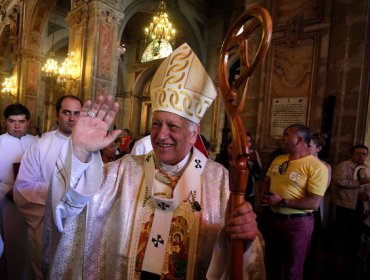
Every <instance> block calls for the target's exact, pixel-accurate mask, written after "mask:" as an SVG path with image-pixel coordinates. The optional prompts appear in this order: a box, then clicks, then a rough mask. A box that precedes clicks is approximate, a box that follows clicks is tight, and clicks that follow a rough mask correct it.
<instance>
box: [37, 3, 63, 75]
mask: <svg viewBox="0 0 370 280" xmlns="http://www.w3.org/2000/svg"><path fill="white" fill-rule="evenodd" d="M55 17H56V8H54V18H53V28H55ZM54 33H55V32H54V30H53V37H52V45H51V51H50V57H49V58H48V59H47V60H46V62H45V64H44V65H43V66H42V67H41V71H42V72H44V73H45V75H46V76H47V77H56V76H57V75H58V68H59V66H58V62H57V61H56V60H55V59H54V57H55V54H54Z"/></svg>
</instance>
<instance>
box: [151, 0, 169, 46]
mask: <svg viewBox="0 0 370 280" xmlns="http://www.w3.org/2000/svg"><path fill="white" fill-rule="evenodd" d="M144 31H145V35H146V37H148V38H150V40H152V41H157V42H158V44H159V45H160V44H161V42H162V41H163V40H167V41H168V42H173V40H174V38H175V35H176V30H175V29H174V28H173V27H172V23H171V22H170V21H169V20H168V14H167V13H166V1H164V0H161V1H160V2H159V11H158V13H157V15H156V16H154V17H153V22H151V23H150V25H149V27H146V28H145V29H144Z"/></svg>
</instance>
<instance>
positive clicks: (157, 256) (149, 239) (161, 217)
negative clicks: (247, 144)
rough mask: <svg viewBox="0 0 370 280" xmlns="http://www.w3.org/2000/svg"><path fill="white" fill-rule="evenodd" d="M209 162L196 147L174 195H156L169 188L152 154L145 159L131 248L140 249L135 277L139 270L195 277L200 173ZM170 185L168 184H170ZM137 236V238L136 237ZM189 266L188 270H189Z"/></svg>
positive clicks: (175, 276)
mask: <svg viewBox="0 0 370 280" xmlns="http://www.w3.org/2000/svg"><path fill="white" fill-rule="evenodd" d="M206 162H207V159H206V158H205V156H204V155H203V154H202V153H200V152H199V151H198V150H195V151H194V153H193V155H192V157H191V159H190V160H189V164H188V165H187V167H185V171H184V172H183V174H182V176H181V178H180V180H179V181H178V183H177V185H176V187H175V188H174V190H173V194H172V195H171V196H170V197H172V198H163V197H160V196H157V195H156V193H161V191H162V190H163V189H165V188H166V186H165V184H163V183H162V182H160V181H158V180H157V179H156V176H155V172H158V171H157V170H155V166H154V165H155V163H154V156H153V154H152V153H150V154H148V155H147V156H146V158H145V161H144V174H145V187H142V188H141V191H142V193H141V194H140V196H141V199H140V201H142V205H141V207H140V208H139V212H138V214H137V217H136V220H135V224H136V225H141V227H136V229H135V230H134V233H133V242H132V247H131V248H132V249H135V248H137V250H136V252H135V251H133V252H132V254H133V255H135V254H136V255H137V258H136V259H135V262H136V265H135V267H136V271H135V278H139V277H140V272H139V271H147V272H151V273H154V274H158V275H163V277H164V279H172V278H176V279H180V278H183V279H185V276H186V279H192V276H191V275H188V273H190V274H191V272H192V269H191V267H194V258H195V254H194V253H195V252H194V250H195V248H196V245H197V240H198V238H197V237H198V228H199V226H198V225H199V216H200V214H199V211H201V206H200V204H199V202H200V201H201V199H202V198H201V191H200V190H201V175H202V172H203V170H204V166H205V164H206ZM167 188H168V187H167ZM135 237H136V238H135ZM188 267H190V268H189V269H187V268H188Z"/></svg>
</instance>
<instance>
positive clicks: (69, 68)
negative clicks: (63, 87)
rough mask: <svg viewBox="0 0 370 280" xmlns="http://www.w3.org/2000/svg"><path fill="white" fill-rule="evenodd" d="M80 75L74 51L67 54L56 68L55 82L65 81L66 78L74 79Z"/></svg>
mask: <svg viewBox="0 0 370 280" xmlns="http://www.w3.org/2000/svg"><path fill="white" fill-rule="evenodd" d="M79 76H80V67H79V65H78V63H77V59H76V55H75V53H74V52H70V53H68V54H67V57H66V59H65V60H64V61H63V63H62V66H60V67H59V69H58V78H57V82H59V83H65V82H66V81H67V80H70V81H71V80H72V81H75V80H77V79H78V77H79Z"/></svg>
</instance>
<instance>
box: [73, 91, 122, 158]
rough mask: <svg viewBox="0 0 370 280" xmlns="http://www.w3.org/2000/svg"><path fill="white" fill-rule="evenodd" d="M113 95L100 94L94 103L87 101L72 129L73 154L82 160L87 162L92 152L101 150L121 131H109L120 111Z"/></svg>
mask: <svg viewBox="0 0 370 280" xmlns="http://www.w3.org/2000/svg"><path fill="white" fill-rule="evenodd" d="M112 101H113V97H112V96H110V95H109V96H107V97H106V98H104V97H103V96H101V95H100V96H98V98H97V99H96V100H95V102H94V103H92V102H91V101H90V100H88V101H86V102H85V103H84V105H83V107H82V110H81V114H80V117H79V118H78V121H77V123H76V125H75V126H74V128H73V131H72V145H73V154H74V155H75V156H76V157H77V158H78V159H79V160H80V161H82V162H86V161H87V160H88V158H89V155H90V153H92V152H96V151H99V150H101V149H103V148H105V147H106V146H108V145H109V144H110V143H111V142H113V141H114V140H115V139H116V138H117V136H118V135H119V134H120V133H121V130H113V131H111V132H108V130H109V127H110V125H111V124H112V123H113V120H114V118H115V116H116V114H117V112H118V108H119V105H118V103H117V102H114V103H113V104H112V106H110V105H111V103H112Z"/></svg>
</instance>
